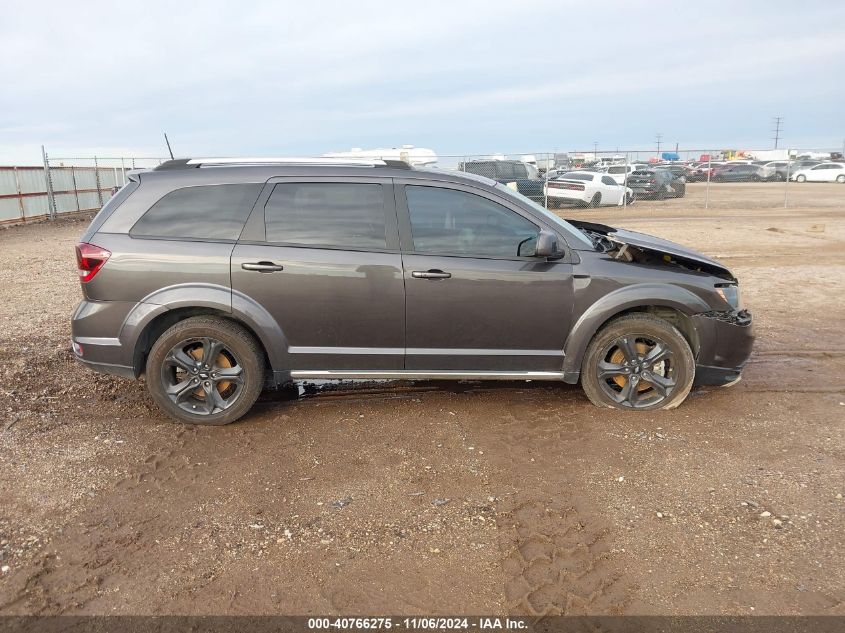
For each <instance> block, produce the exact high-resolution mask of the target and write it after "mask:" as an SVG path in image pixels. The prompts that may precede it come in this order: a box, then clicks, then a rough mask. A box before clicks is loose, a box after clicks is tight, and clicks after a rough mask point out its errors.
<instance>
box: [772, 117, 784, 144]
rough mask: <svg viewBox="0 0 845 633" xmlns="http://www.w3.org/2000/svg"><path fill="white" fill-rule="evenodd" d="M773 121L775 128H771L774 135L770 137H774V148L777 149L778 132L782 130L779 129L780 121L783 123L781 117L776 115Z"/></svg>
mask: <svg viewBox="0 0 845 633" xmlns="http://www.w3.org/2000/svg"><path fill="white" fill-rule="evenodd" d="M774 121H775V129H774V130H772V132H774V133H775V135H774V136H773V137H772V138H773V139H775V149H777V148H778V141H779V140H780V133H781V131H782V130H781V123H783V117H781V116H776V117H775V118H774Z"/></svg>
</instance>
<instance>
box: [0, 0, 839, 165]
mask: <svg viewBox="0 0 845 633" xmlns="http://www.w3.org/2000/svg"><path fill="white" fill-rule="evenodd" d="M0 15H2V18H0V86H2V87H0V163H6V164H14V163H17V164H24V163H37V162H39V161H40V146H41V144H44V145H46V146H47V149H48V151H49V152H50V153H51V154H52V155H56V156H60V155H64V156H67V155H74V156H88V155H93V154H95V153H96V154H99V155H111V156H121V155H125V156H130V155H138V156H140V155H146V156H161V155H163V154H164V151H165V150H164V144H163V140H162V136H161V133H162V131H163V130H165V131H167V132H168V134H169V136H170V139H171V142H172V143H173V146H174V151H175V153H176V154H177V155H183V156H189V155H194V156H209V155H213V156H218V155H303V154H305V155H313V154H320V153H323V152H328V151H333V150H346V149H349V148H351V147H365V148H371V147H382V146H392V145H400V144H403V143H407V144H414V145H417V146H423V147H430V148H432V149H434V150H435V151H436V152H438V153H439V154H441V155H448V154H463V153H467V154H468V153H486V152H529V151H530V152H539V151H544V150H577V149H582V150H584V149H586V150H592V148H593V143H594V142H597V143H598V145H599V148H600V149H609V150H613V149H616V148H617V147H618V148H620V149H626V148H646V149H647V148H652V147H654V144H655V140H654V139H655V134H656V133H658V132H661V133H662V134H663V142H664V144H665V145H668V146H674V144H675V142H678V143H680V144H681V146H682V147H689V148H692V147H696V148H699V147H715V148H728V147H735V148H761V147H762V148H765V147H770V146H771V144H772V140H771V136H772V132H771V130H772V127H773V124H772V117H773V116H775V115H781V116H783V117H784V129H785V131H784V133H783V141H782V144H781V146H792V147H799V146H800V147H827V148H836V147H841V146H842V144H843V142H844V141H845V116H843V113H845V2H834V1H830V0H827V1H824V2H797V1H795V0H790V1H788V2H778V1H773V0H764V1H761V2H735V1H727V2H718V1H714V0H708V1H707V2H694V3H686V2H685V3H680V2H658V1H654V0H651V1H648V2H642V3H636V2H613V1H605V2H586V1H584V0H581V1H579V2H576V3H569V2H564V1H562V0H557V1H553V2H540V1H534V2H524V1H520V0H509V1H507V2H497V1H493V0H486V1H482V2H460V1H458V0H451V1H449V2H437V1H432V0H426V1H424V2H422V1H418V2H400V1H397V0H392V1H389V2H366V1H365V0H356V1H353V2H322V1H319V0H318V1H310V2H301V1H300V2H280V1H271V2H244V1H240V2H212V1H208V0H204V1H202V2H154V1H149V0H144V1H143V2H120V3H118V2H103V3H98V2H66V1H62V2H55V1H52V0H41V1H39V2H32V1H31V0H28V1H27V2H17V1H10V0H0Z"/></svg>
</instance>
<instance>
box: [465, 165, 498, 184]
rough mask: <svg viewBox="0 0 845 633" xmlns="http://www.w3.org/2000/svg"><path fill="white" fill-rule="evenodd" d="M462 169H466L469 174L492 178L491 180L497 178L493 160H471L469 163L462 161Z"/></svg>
mask: <svg viewBox="0 0 845 633" xmlns="http://www.w3.org/2000/svg"><path fill="white" fill-rule="evenodd" d="M463 170H464V171H468V172H469V173H471V174H477V175H479V176H486V177H487V178H492V179H493V180H495V179H496V178H499V176H498V175H497V174H496V163H495V162H493V161H473V162H470V163H464V169H463Z"/></svg>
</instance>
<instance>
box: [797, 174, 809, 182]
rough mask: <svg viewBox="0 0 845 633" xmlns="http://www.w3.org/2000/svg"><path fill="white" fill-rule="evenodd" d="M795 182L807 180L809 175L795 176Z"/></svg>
mask: <svg viewBox="0 0 845 633" xmlns="http://www.w3.org/2000/svg"><path fill="white" fill-rule="evenodd" d="M795 182H807V177H806V176H805V175H804V174H801V175H800V176H796V177H795Z"/></svg>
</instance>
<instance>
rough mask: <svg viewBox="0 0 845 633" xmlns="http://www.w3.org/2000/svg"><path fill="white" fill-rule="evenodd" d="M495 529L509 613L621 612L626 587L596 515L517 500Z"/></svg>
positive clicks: (573, 507)
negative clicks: (503, 555) (498, 532)
mask: <svg viewBox="0 0 845 633" xmlns="http://www.w3.org/2000/svg"><path fill="white" fill-rule="evenodd" d="M499 527H500V530H501V537H500V549H501V551H502V552H503V553H504V554H505V557H504V560H503V562H502V568H503V570H504V572H505V575H506V577H507V581H506V583H505V589H504V592H505V601H506V607H507V610H508V612H510V613H513V614H517V615H530V616H538V617H539V616H548V615H583V614H588V613H590V614H604V615H616V614H621V613H624V611H625V607H626V606H627V604H628V603H629V602H630V597H629V595H630V584H629V583H628V582H627V581H626V580H625V579H624V577H623V573H622V570H621V568H620V567H618V566H617V565H616V564H615V561H614V560H613V558H612V555H611V553H610V551H611V548H612V530H611V529H610V526H609V525H608V524H607V522H606V521H603V520H602V519H601V517H600V516H598V515H596V514H594V513H591V512H585V511H583V510H580V509H579V508H578V507H577V505H576V504H568V505H561V504H560V502H543V501H538V500H531V499H527V500H521V501H520V500H517V501H516V503H515V505H514V506H513V507H512V509H511V510H510V511H508V512H505V513H503V515H501V516H500V519H499Z"/></svg>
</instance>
